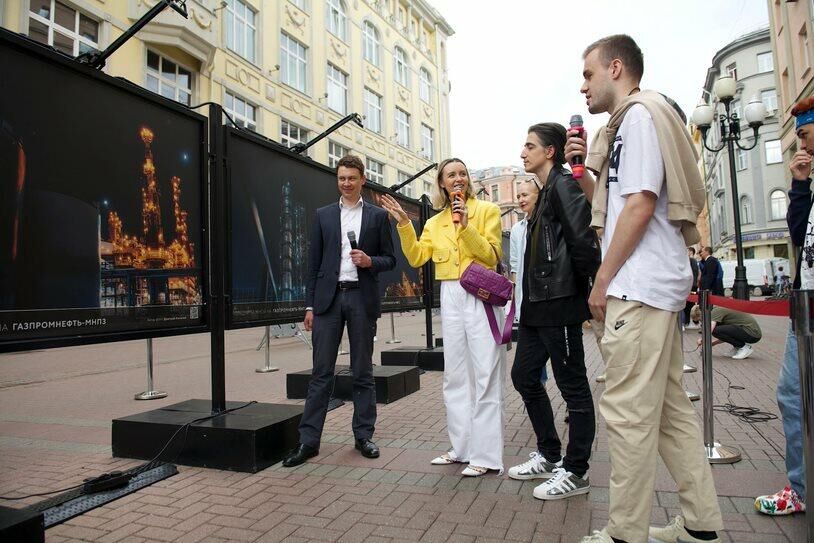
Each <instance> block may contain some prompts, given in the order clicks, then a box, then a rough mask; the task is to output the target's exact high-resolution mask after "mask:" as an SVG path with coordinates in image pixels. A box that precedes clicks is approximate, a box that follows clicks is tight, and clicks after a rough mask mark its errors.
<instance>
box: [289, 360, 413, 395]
mask: <svg viewBox="0 0 814 543" xmlns="http://www.w3.org/2000/svg"><path fill="white" fill-rule="evenodd" d="M335 375H336V383H335V384H334V388H333V397H334V398H339V399H340V400H348V401H352V400H353V374H352V373H351V369H350V366H336V373H335ZM373 380H374V381H375V383H376V403H390V402H395V401H396V400H399V399H401V398H403V397H405V396H407V395H408V394H412V393H413V392H415V391H417V390H418V389H420V388H421V382H420V380H419V371H418V368H417V367H415V366H387V367H384V366H373ZM310 382H311V370H305V371H298V372H294V373H289V374H288V375H286V397H288V399H289V400H301V399H304V398H305V397H306V395H307V393H308V383H310Z"/></svg>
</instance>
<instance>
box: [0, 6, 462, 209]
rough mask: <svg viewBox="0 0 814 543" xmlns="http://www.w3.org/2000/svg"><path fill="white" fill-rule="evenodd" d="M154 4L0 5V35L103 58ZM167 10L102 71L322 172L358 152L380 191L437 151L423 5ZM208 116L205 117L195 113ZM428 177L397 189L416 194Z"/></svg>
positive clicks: (441, 23) (433, 45) (443, 152)
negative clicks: (221, 119) (359, 118)
mask: <svg viewBox="0 0 814 543" xmlns="http://www.w3.org/2000/svg"><path fill="white" fill-rule="evenodd" d="M156 2H157V0H0V26H3V27H4V28H7V29H9V30H11V31H14V32H18V33H20V34H24V35H26V36H29V37H31V38H32V39H34V40H37V41H40V42H42V43H45V44H47V45H50V46H52V47H54V48H55V49H57V50H59V51H62V52H64V53H66V54H69V55H72V56H76V55H78V54H80V53H83V52H85V51H87V50H92V49H99V50H103V49H105V47H107V46H108V45H109V44H110V43H111V42H113V41H114V40H115V39H116V38H117V37H119V36H121V35H122V33H123V32H124V31H125V30H126V29H128V28H129V27H130V26H131V25H132V24H133V23H134V22H135V21H137V20H138V19H139V18H140V17H141V16H142V15H144V14H145V13H146V12H147V11H148V10H149V9H150V8H151V7H152V6H154V5H155V4H156ZM186 7H187V11H188V14H189V17H188V18H187V19H184V17H182V16H181V15H180V14H178V13H177V12H176V11H174V10H173V9H171V8H169V7H167V8H165V9H164V11H163V12H162V13H161V14H160V15H159V16H158V17H156V18H155V19H154V20H153V21H152V22H151V23H150V24H148V25H147V26H145V27H144V28H143V29H142V30H141V31H139V32H138V33H137V34H136V35H135V37H134V38H132V39H131V40H130V41H128V42H127V43H126V44H125V45H124V46H123V47H122V48H121V49H119V50H118V51H117V52H116V53H114V54H113V56H112V57H110V58H109V59H108V62H107V65H106V67H105V68H104V70H105V71H106V72H107V73H108V74H110V75H113V76H118V77H123V78H125V79H128V80H130V81H132V82H134V83H136V84H138V85H141V86H142V87H145V88H147V89H149V90H151V91H153V92H156V93H158V94H161V95H163V96H165V97H167V98H170V99H173V100H176V101H178V102H181V103H183V104H186V105H190V106H194V105H197V104H201V103H204V102H209V101H211V102H217V103H219V104H221V105H223V106H224V108H225V110H226V111H227V113H228V114H229V116H230V117H232V119H234V121H235V122H236V123H238V124H240V125H242V126H244V127H247V128H250V129H252V130H255V131H257V132H258V133H259V134H262V135H263V136H265V137H267V138H270V139H272V140H275V141H277V142H280V143H282V144H284V145H287V146H291V145H294V144H296V143H300V142H306V141H308V140H310V139H311V138H313V137H315V136H317V135H319V134H320V133H322V132H323V131H325V130H326V129H327V128H328V127H330V126H331V125H332V124H333V123H335V122H336V121H338V120H339V119H341V118H343V117H344V116H345V115H347V114H350V113H354V112H355V113H359V114H361V115H363V116H364V117H365V119H364V125H365V126H364V128H359V127H358V126H356V125H355V124H353V123H349V124H346V125H344V126H343V127H342V128H340V129H339V130H337V131H336V132H334V133H332V134H331V135H330V136H328V137H327V138H326V139H323V140H322V141H320V142H318V143H317V144H315V145H314V146H313V147H312V148H310V149H309V150H308V155H309V156H311V157H312V158H313V159H314V160H316V161H318V162H322V163H324V164H328V165H329V166H333V165H334V164H335V163H336V161H337V160H338V159H339V158H340V157H341V156H343V155H344V154H347V153H353V154H357V155H360V156H362V157H364V159H365V161H366V165H367V170H368V179H370V180H372V181H375V182H378V183H381V184H383V185H388V186H389V185H391V184H394V183H397V182H400V181H402V180H405V179H407V178H408V177H410V176H412V175H413V174H414V173H416V172H418V171H420V170H421V169H423V168H424V167H426V166H427V165H429V164H430V163H432V162H437V161H439V160H440V159H443V158H445V157H447V156H449V149H450V144H449V140H450V136H449V88H450V86H449V80H448V76H447V64H446V62H447V60H446V41H447V38H449V36H451V35H452V34H453V30H452V28H451V27H450V26H449V24H448V23H447V22H446V21H445V20H444V19H443V17H442V16H441V15H440V14H439V13H438V12H437V11H436V10H435V9H433V8H432V6H431V5H430V4H429V3H428V2H426V1H424V0H187V1H186ZM200 112H201V113H204V114H205V113H206V109H201V110H200ZM433 179H434V172H432V171H431V172H429V173H428V174H425V175H424V176H422V178H420V179H418V180H416V181H414V182H413V183H412V184H411V186H408V187H406V188H405V189H404V190H403V191H402V192H404V193H406V194H407V195H409V196H414V197H417V196H419V195H421V194H422V193H423V192H425V191H426V190H427V189H428V188H429V185H430V184H431V183H432V182H433Z"/></svg>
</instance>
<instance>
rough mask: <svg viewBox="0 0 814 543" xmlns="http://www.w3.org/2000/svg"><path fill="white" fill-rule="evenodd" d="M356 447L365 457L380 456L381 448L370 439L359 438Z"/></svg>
mask: <svg viewBox="0 0 814 543" xmlns="http://www.w3.org/2000/svg"><path fill="white" fill-rule="evenodd" d="M356 449H357V450H359V451H361V453H362V456H364V457H365V458H378V457H379V448H378V447H377V446H376V444H375V443H373V442H372V441H370V440H369V439H357V440H356Z"/></svg>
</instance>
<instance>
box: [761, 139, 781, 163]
mask: <svg viewBox="0 0 814 543" xmlns="http://www.w3.org/2000/svg"><path fill="white" fill-rule="evenodd" d="M770 144H771V149H770V148H769V145H770ZM770 152H772V153H776V154H773V156H771V157H770V156H769V153H770ZM763 156H764V158H765V159H766V164H779V163H781V162H783V151H782V147H781V143H780V140H768V141H765V142H763Z"/></svg>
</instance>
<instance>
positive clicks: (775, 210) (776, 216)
mask: <svg viewBox="0 0 814 543" xmlns="http://www.w3.org/2000/svg"><path fill="white" fill-rule="evenodd" d="M778 195H780V196H782V197H783V201H782V202H781V201H780V198H777V196H778ZM769 206H770V209H769V212H770V213H769V217H770V218H769V220H771V221H781V220H783V219H785V218H786V209H787V208H788V199H787V198H786V193H785V192H784V191H783V190H780V189H775V190H773V191H772V192H771V193H770V194H769Z"/></svg>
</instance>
